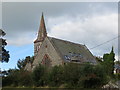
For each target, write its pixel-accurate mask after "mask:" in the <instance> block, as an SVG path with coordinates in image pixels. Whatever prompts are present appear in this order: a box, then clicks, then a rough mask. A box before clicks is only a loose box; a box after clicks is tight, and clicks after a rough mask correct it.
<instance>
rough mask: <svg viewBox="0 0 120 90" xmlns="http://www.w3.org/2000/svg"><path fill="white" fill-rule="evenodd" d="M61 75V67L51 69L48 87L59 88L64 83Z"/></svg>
mask: <svg viewBox="0 0 120 90" xmlns="http://www.w3.org/2000/svg"><path fill="white" fill-rule="evenodd" d="M63 73H64V71H63V67H62V66H61V65H60V66H54V67H52V69H51V71H50V72H49V75H48V84H49V86H54V87H58V86H60V85H61V84H62V83H63V82H64V78H63Z"/></svg>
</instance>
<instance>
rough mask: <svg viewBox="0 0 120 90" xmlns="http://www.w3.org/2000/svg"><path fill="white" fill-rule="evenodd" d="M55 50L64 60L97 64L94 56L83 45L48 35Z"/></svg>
mask: <svg viewBox="0 0 120 90" xmlns="http://www.w3.org/2000/svg"><path fill="white" fill-rule="evenodd" d="M48 39H49V40H50V42H51V43H52V45H53V46H54V48H55V49H56V51H57V52H58V53H59V55H60V56H61V57H62V59H63V60H64V61H65V62H70V61H76V62H79V63H81V62H90V63H92V64H97V62H96V60H95V57H94V56H93V55H92V53H91V52H90V51H89V49H88V48H87V47H86V46H85V45H81V44H76V43H72V42H69V41H65V40H61V39H56V38H53V37H48Z"/></svg>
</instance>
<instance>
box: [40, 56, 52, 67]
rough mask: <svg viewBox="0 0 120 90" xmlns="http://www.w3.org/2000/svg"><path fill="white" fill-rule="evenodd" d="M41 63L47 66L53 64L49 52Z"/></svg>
mask: <svg viewBox="0 0 120 90" xmlns="http://www.w3.org/2000/svg"><path fill="white" fill-rule="evenodd" d="M41 63H42V64H43V65H45V66H47V67H50V66H51V60H50V58H49V56H48V55H47V54H45V55H44V57H43V59H42V62H41Z"/></svg>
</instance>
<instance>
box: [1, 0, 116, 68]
mask: <svg viewBox="0 0 120 90" xmlns="http://www.w3.org/2000/svg"><path fill="white" fill-rule="evenodd" d="M0 5H1V4H0ZM0 12H1V10H0ZM42 12H43V13H44V18H45V24H46V28H47V33H48V36H51V37H55V38H59V39H63V40H67V41H71V42H75V43H79V44H85V45H86V46H87V47H88V49H89V50H90V51H91V52H92V54H93V55H95V56H103V54H104V53H109V52H110V51H111V48H112V46H113V47H114V51H115V54H116V59H117V60H118V39H115V40H112V41H111V42H109V43H106V44H103V45H101V46H99V47H96V48H93V47H95V46H97V45H99V44H101V43H104V42H106V41H108V40H111V39H113V38H115V37H117V36H118V3H117V2H3V3H2V15H1V16H0V17H2V18H0V21H2V22H0V25H1V28H2V29H3V30H4V31H5V32H6V36H5V38H6V40H7V43H8V45H7V46H6V49H7V50H8V51H9V53H10V60H9V62H8V63H3V64H2V69H3V70H4V69H9V68H15V67H17V61H18V60H19V59H23V58H25V57H26V56H32V55H34V51H33V50H34V49H33V48H34V47H33V41H34V40H35V38H36V37H37V32H38V28H39V24H40V18H41V14H42ZM92 48H93V49H92Z"/></svg>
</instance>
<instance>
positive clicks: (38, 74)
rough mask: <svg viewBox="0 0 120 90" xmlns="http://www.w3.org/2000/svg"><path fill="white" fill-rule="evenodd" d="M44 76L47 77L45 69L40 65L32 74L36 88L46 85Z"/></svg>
mask: <svg viewBox="0 0 120 90" xmlns="http://www.w3.org/2000/svg"><path fill="white" fill-rule="evenodd" d="M44 75H45V67H43V66H42V65H40V64H39V66H37V67H36V68H35V69H34V71H33V73H32V79H33V82H34V85H35V86H43V85H44Z"/></svg>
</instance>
